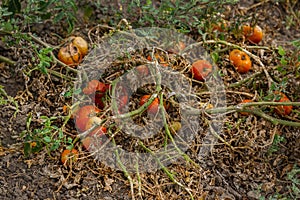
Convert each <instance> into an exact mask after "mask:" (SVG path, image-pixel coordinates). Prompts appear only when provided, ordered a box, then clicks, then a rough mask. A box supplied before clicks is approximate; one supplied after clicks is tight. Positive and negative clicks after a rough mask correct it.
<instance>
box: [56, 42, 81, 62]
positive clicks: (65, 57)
mask: <svg viewBox="0 0 300 200" xmlns="http://www.w3.org/2000/svg"><path fill="white" fill-rule="evenodd" d="M57 57H58V59H59V60H60V61H61V62H63V63H65V64H66V65H68V66H76V65H78V64H79V63H80V62H81V61H82V54H81V52H80V51H79V49H78V47H76V46H74V45H73V44H72V43H71V44H68V45H66V46H63V47H61V48H60V49H59V52H58V56H57Z"/></svg>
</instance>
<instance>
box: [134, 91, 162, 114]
mask: <svg viewBox="0 0 300 200" xmlns="http://www.w3.org/2000/svg"><path fill="white" fill-rule="evenodd" d="M150 97H151V95H144V96H142V98H141V99H140V103H139V105H140V106H142V105H144V104H145V103H146V102H147V101H148V100H149V98H150ZM158 109H159V99H158V98H155V99H154V100H153V101H152V102H151V104H150V105H149V106H148V108H147V112H148V114H151V115H155V114H156V113H157V112H158Z"/></svg>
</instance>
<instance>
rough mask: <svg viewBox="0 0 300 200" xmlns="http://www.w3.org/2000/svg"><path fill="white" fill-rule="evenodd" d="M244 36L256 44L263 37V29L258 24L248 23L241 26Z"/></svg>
mask: <svg viewBox="0 0 300 200" xmlns="http://www.w3.org/2000/svg"><path fill="white" fill-rule="evenodd" d="M243 34H244V36H245V37H246V38H247V39H248V40H249V41H250V42H252V43H255V44H258V43H259V42H260V41H261V40H262V38H263V31H262V29H261V28H260V27H259V26H257V25H256V26H254V27H251V26H249V25H244V26H243Z"/></svg>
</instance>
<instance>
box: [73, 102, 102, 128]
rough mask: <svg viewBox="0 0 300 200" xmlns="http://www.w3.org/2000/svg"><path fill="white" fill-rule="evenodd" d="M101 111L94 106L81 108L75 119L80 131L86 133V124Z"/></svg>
mask: <svg viewBox="0 0 300 200" xmlns="http://www.w3.org/2000/svg"><path fill="white" fill-rule="evenodd" d="M100 111H101V110H100V109H99V108H97V107H96V106H94V105H86V106H83V107H81V108H80V109H79V110H78V112H77V114H76V118H75V124H76V127H77V129H78V130H79V131H86V124H87V122H88V120H89V119H90V118H91V117H94V116H96V114H97V113H99V112H100Z"/></svg>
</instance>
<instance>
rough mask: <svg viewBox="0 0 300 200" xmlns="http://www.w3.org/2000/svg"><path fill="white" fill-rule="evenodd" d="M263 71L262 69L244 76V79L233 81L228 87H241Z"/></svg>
mask: <svg viewBox="0 0 300 200" xmlns="http://www.w3.org/2000/svg"><path fill="white" fill-rule="evenodd" d="M261 73H262V72H261V71H258V72H255V73H254V74H252V75H251V76H248V77H247V78H244V79H242V80H240V81H238V82H235V83H232V84H230V85H228V87H239V86H241V85H242V84H244V83H246V82H248V81H250V80H252V79H254V78H255V77H257V76H259V75H260V74H261Z"/></svg>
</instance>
